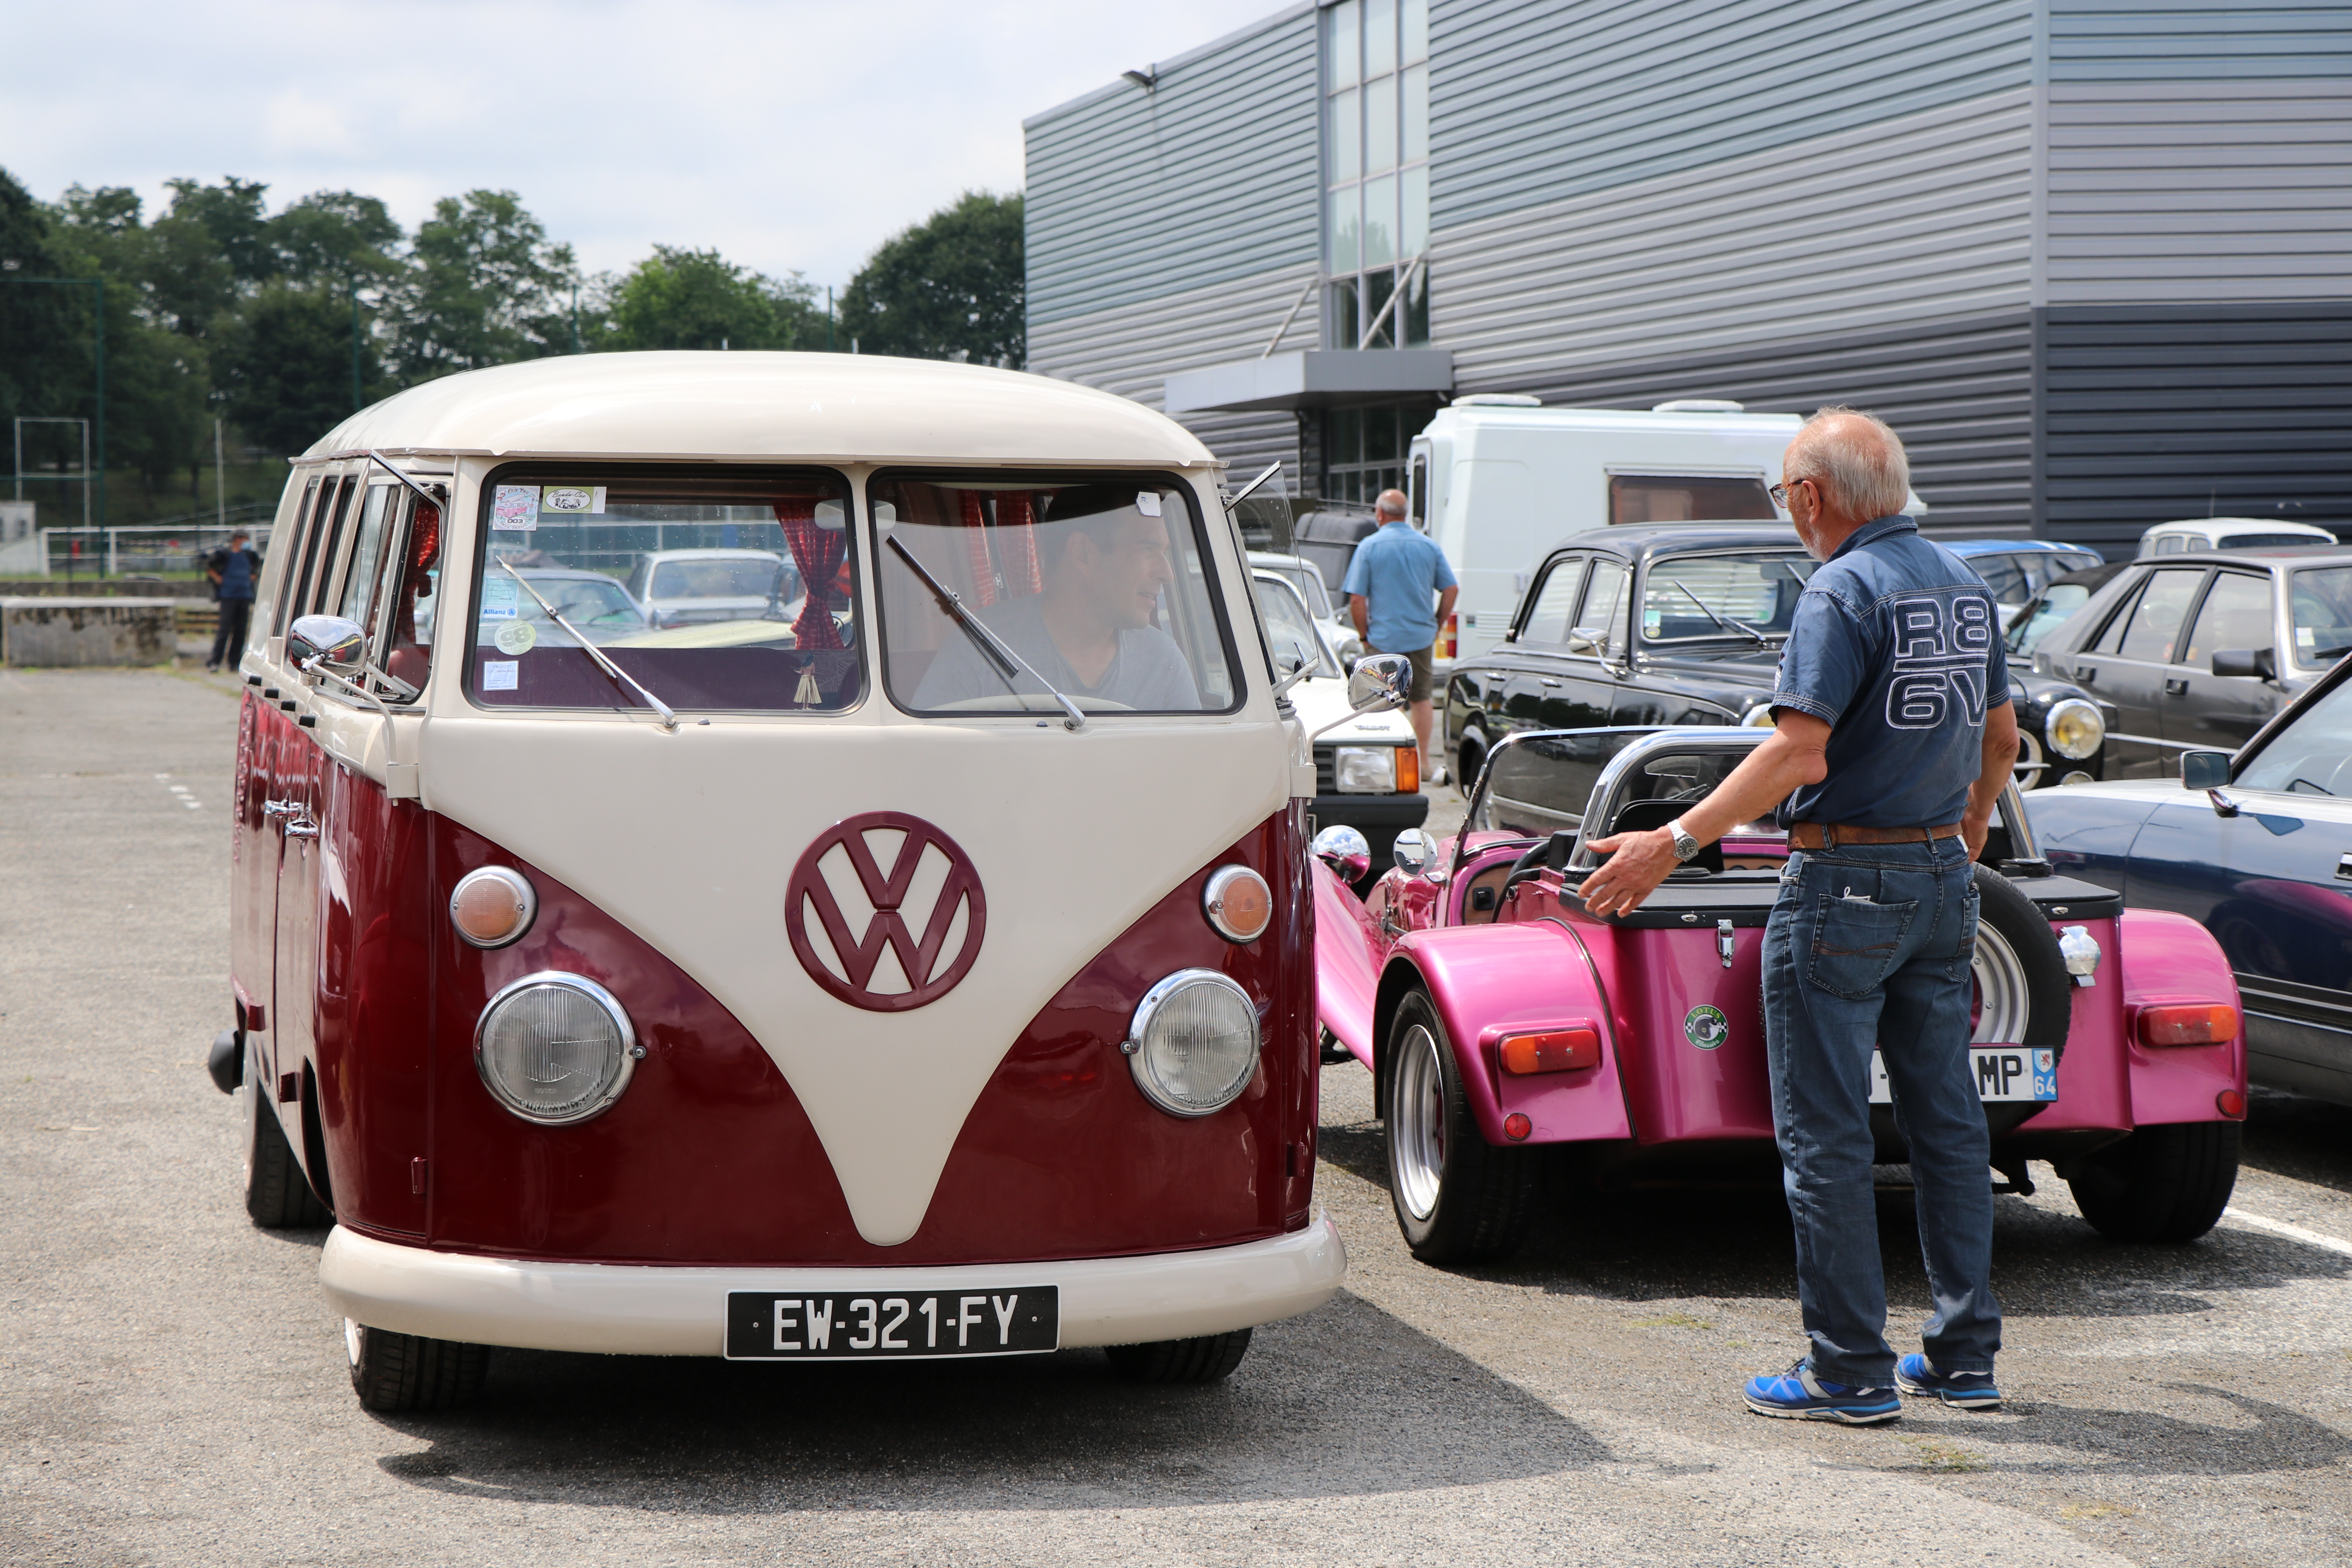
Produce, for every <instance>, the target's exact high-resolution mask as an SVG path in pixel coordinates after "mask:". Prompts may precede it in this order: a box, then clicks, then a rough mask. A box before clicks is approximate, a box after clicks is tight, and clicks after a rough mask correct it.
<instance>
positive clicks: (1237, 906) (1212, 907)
mask: <svg viewBox="0 0 2352 1568" xmlns="http://www.w3.org/2000/svg"><path fill="white" fill-rule="evenodd" d="M1201 910H1202V913H1204V914H1206V915H1207V916H1208V917H1209V923H1210V924H1211V925H1212V926H1213V927H1215V928H1216V931H1217V934H1218V935H1219V936H1221V937H1223V938H1224V939H1225V940H1226V941H1227V942H1255V941H1256V940H1257V939H1258V938H1259V937H1261V936H1263V935H1265V922H1266V921H1269V920H1272V919H1273V918H1274V889H1271V888H1269V887H1267V886H1266V885H1265V878H1264V877H1261V876H1259V875H1258V874H1257V873H1256V872H1255V871H1253V870H1251V869H1250V868H1248V867H1246V866H1220V867H1218V868H1216V869H1215V870H1214V871H1212V872H1210V873H1209V881H1208V885H1207V886H1206V887H1203V888H1202V889H1201Z"/></svg>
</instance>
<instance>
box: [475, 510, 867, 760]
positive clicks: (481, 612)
mask: <svg viewBox="0 0 2352 1568" xmlns="http://www.w3.org/2000/svg"><path fill="white" fill-rule="evenodd" d="M483 500H484V505H483V515H482V524H481V532H480V537H481V540H482V543H481V545H480V547H479V557H478V563H477V565H476V566H475V572H476V574H477V575H476V578H475V583H476V589H475V594H474V601H475V604H474V627H473V635H472V637H470V638H469V639H464V640H465V641H466V642H467V653H468V654H469V656H470V658H471V668H470V669H469V672H468V675H467V688H468V689H469V691H470V692H471V693H472V695H473V698H474V700H476V701H477V702H479V703H481V704H483V705H484V706H485V707H492V708H618V709H633V708H641V707H643V706H644V703H643V700H642V699H640V698H638V697H637V696H636V695H635V693H634V692H633V691H631V690H630V689H628V688H627V687H626V686H625V684H623V683H621V682H617V681H615V680H614V679H612V677H610V676H609V675H607V674H605V673H604V668H602V667H601V666H600V665H599V664H598V663H597V662H596V660H595V659H594V658H592V657H590V656H589V655H588V654H587V653H586V652H585V651H583V649H582V647H581V646H580V644H581V641H583V640H584V641H586V642H588V643H589V644H591V645H593V646H594V647H597V648H599V649H601V650H602V651H603V652H604V656H605V658H609V659H610V660H612V662H613V663H614V665H616V666H618V667H619V668H621V669H623V670H625V672H627V674H628V676H629V677H630V679H634V680H635V681H637V682H638V683H639V684H640V685H642V686H643V687H644V688H645V689H646V690H648V691H650V692H652V693H653V694H654V695H655V696H656V697H658V698H660V699H661V700H663V701H664V702H666V703H667V704H669V706H670V707H672V708H674V709H678V710H685V711H693V710H718V711H732V712H767V713H775V712H784V713H793V712H816V713H831V712H839V711H841V710H845V709H847V708H850V707H853V706H855V705H856V702H857V700H858V699H859V697H860V696H861V695H862V693H863V691H864V689H865V678H864V673H863V671H864V666H863V663H862V660H861V658H860V657H859V644H860V642H861V640H862V639H861V638H860V637H859V635H858V626H857V625H856V620H857V614H856V592H855V589H854V585H853V583H854V570H855V568H854V557H855V554H856V552H854V551H853V550H852V549H851V547H850V539H851V536H852V533H853V530H852V529H851V528H850V526H849V521H850V519H849V510H850V494H849V487H848V486H847V485H846V484H845V483H844V482H843V481H842V480H841V479H838V478H835V476H833V475H831V474H821V473H802V474H791V473H783V474H779V473H774V472H772V471H771V472H765V473H741V474H727V473H719V474H698V473H688V472H677V471H671V472H662V471H658V470H650V469H646V468H590V467H584V466H566V467H564V468H552V467H541V466H534V467H532V468H528V469H526V468H509V469H505V470H502V471H500V472H499V473H496V474H493V475H492V476H491V477H490V479H489V481H488V483H487V484H485V485H484V486H483ZM559 617H560V618H559ZM566 623H568V624H569V629H567V626H566ZM454 629H455V628H453V630H454ZM575 634H576V636H575Z"/></svg>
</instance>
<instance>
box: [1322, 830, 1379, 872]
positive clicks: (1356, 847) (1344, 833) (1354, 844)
mask: <svg viewBox="0 0 2352 1568" xmlns="http://www.w3.org/2000/svg"><path fill="white" fill-rule="evenodd" d="M1309 848H1310V850H1311V852H1312V853H1313V855H1314V856H1315V858H1317V859H1318V860H1320V861H1322V862H1323V864H1325V865H1326V866H1328V867H1330V868H1331V874H1332V875H1333V876H1335V877H1337V878H1339V880H1341V881H1343V882H1353V881H1356V880H1357V879H1360V878H1361V877H1362V876H1363V874H1364V873H1365V872H1367V871H1369V870H1370V869H1371V868H1372V846H1371V843H1370V840H1368V839H1367V838H1365V837H1364V836H1363V835H1362V834H1361V833H1360V832H1358V831H1357V830H1356V829H1354V828H1352V827H1350V826H1348V825H1347V824H1346V823H1344V822H1335V823H1333V824H1332V825H1331V826H1328V827H1327V828H1325V829H1324V830H1323V831H1322V832H1320V833H1318V834H1317V835H1316V836H1315V842H1314V843H1313V844H1312V845H1311V846H1309Z"/></svg>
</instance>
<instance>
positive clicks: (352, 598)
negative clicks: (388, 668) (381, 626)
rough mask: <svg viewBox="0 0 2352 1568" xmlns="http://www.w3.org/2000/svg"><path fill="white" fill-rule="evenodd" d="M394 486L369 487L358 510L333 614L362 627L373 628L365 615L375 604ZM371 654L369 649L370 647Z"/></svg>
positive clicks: (371, 622) (393, 499)
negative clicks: (346, 568)
mask: <svg viewBox="0 0 2352 1568" xmlns="http://www.w3.org/2000/svg"><path fill="white" fill-rule="evenodd" d="M398 489H399V487H398V486H396V485H388V484H385V485H371V486H369V487H368V492H367V504H366V505H365V506H364V507H362V509H361V511H360V525H359V529H358V533H357V537H356V538H355V539H354V540H353V541H352V564H351V570H350V571H348V572H346V573H344V574H343V591H342V594H341V596H340V597H339V598H338V600H337V601H336V608H335V614H337V615H339V616H342V617H343V618H344V619H345V620H347V621H357V622H358V623H359V624H360V625H361V626H373V625H374V622H373V620H372V619H371V618H370V616H369V612H370V611H371V610H372V609H373V607H374V605H375V584H376V575H377V574H378V573H379V572H381V571H382V570H383V536H384V531H385V528H386V525H387V524H388V523H389V521H390V520H391V518H392V516H393V509H394V505H395V504H396V502H397V499H398V497H397V494H396V492H397V491H398ZM371 651H373V648H371Z"/></svg>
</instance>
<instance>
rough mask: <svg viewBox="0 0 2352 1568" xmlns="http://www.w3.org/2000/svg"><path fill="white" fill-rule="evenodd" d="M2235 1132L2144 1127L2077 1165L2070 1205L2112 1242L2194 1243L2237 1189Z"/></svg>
mask: <svg viewBox="0 0 2352 1568" xmlns="http://www.w3.org/2000/svg"><path fill="white" fill-rule="evenodd" d="M2238 1142H2239V1126H2238V1123H2236V1122H2234V1121H2179V1122H2169V1123H2167V1124H2165V1125H2163V1126H2159V1127H2143V1128H2141V1129H2140V1130H2139V1131H2137V1132H2134V1133H2133V1134H2131V1136H2129V1137H2127V1138H2126V1139H2124V1140H2123V1142H2119V1143H2110V1144H2109V1145H2107V1147H2105V1148H2104V1149H2102V1150H2100V1151H2099V1152H2097V1153H2095V1154H2093V1155H2090V1156H2089V1157H2087V1158H2086V1159H2084V1161H2083V1162H2082V1163H2080V1164H2078V1165H2076V1166H2075V1167H2074V1169H2073V1170H2072V1172H2071V1173H2069V1174H2068V1175H2067V1178H2066V1184H2067V1185H2068V1186H2069V1187H2071V1188H2073V1189H2074V1206H2075V1207H2076V1208H2078V1209H2081V1210H2082V1211H2083V1217H2084V1219H2086V1220H2088V1221H2090V1222H2091V1226H2092V1227H2093V1228H2094V1229H2095V1230H2096V1231H2098V1233H2099V1234H2100V1235H2102V1236H2105V1237H2111V1238H2113V1239H2114V1240H2116V1241H2162V1242H2174V1243H2178V1242H2184V1241H2194V1240H2196V1239H2197V1238H2198V1237H2200V1236H2202V1235H2204V1234H2205V1233H2206V1232H2207V1231H2209V1230H2210V1229H2212V1228H2213V1226H2214V1225H2215V1224H2216V1223H2218V1222H2219V1221H2220V1219H2221V1211H2222V1210H2223V1209H2225V1208H2227V1207H2228V1206H2229V1205H2230V1193H2231V1189H2233V1188H2234V1187H2236V1186H2237V1184H2238Z"/></svg>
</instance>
